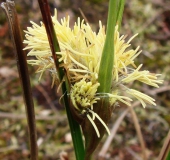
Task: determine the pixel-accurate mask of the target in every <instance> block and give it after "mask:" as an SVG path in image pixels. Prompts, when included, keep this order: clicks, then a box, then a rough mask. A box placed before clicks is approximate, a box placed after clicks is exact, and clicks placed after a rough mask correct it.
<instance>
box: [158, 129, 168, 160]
mask: <svg viewBox="0 0 170 160" xmlns="http://www.w3.org/2000/svg"><path fill="white" fill-rule="evenodd" d="M169 151H170V131H169V133H168V135H167V138H166V139H165V141H164V144H163V147H162V149H161V152H160V154H159V157H158V160H165V159H166V158H167V155H168V153H169Z"/></svg>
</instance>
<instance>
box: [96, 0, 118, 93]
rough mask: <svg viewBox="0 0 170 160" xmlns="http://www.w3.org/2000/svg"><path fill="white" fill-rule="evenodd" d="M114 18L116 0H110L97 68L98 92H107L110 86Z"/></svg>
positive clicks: (115, 16)
mask: <svg viewBox="0 0 170 160" xmlns="http://www.w3.org/2000/svg"><path fill="white" fill-rule="evenodd" d="M116 19H117V0H110V2H109V11H108V22H107V31H106V40H105V44H104V48H103V52H102V57H101V61H100V68H99V78H98V81H99V83H100V86H99V88H98V92H100V93H109V92H110V88H111V83H112V70H113V62H114V32H115V25H116Z"/></svg>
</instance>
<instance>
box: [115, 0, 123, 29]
mask: <svg viewBox="0 0 170 160" xmlns="http://www.w3.org/2000/svg"><path fill="white" fill-rule="evenodd" d="M124 5H125V0H120V1H119V4H118V14H117V20H116V22H117V24H118V26H119V30H120V27H121V22H122V16H123V11H124Z"/></svg>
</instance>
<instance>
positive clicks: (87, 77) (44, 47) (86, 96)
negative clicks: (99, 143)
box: [24, 11, 162, 137]
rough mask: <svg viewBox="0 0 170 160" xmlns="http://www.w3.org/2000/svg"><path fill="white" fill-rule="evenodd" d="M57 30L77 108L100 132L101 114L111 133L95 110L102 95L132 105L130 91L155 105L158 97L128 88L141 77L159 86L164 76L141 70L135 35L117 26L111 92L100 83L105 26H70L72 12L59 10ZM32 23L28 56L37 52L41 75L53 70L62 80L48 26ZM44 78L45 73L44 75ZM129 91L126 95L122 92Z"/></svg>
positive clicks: (81, 23)
mask: <svg viewBox="0 0 170 160" xmlns="http://www.w3.org/2000/svg"><path fill="white" fill-rule="evenodd" d="M52 20H53V24H54V28H55V32H56V35H57V38H58V41H59V45H60V49H61V52H56V54H57V56H58V57H59V62H60V67H64V68H65V70H66V71H67V76H68V79H69V83H70V86H71V88H70V93H69V94H68V95H69V96H70V99H71V101H72V104H73V106H74V108H75V109H76V111H77V112H78V113H80V114H82V115H85V116H86V117H87V118H88V119H89V121H90V122H91V124H92V125H93V127H94V129H95V131H96V134H97V136H98V137H100V133H99V131H98V128H97V127H96V125H95V123H94V122H93V121H94V119H95V118H97V119H98V120H99V121H100V122H101V123H102V125H103V126H104V127H105V128H106V130H107V131H108V133H109V130H108V128H107V126H106V125H105V123H104V121H103V120H102V119H101V118H100V117H99V116H100V115H98V114H97V113H95V112H94V111H93V107H94V104H95V103H98V101H99V100H100V98H101V97H109V99H110V101H109V102H110V105H114V104H115V103H117V102H118V101H120V102H122V103H125V104H126V105H131V103H130V102H131V101H132V99H131V98H129V97H127V95H130V96H132V97H134V98H137V99H138V100H139V101H140V102H141V104H142V106H143V107H145V106H146V104H152V105H155V103H154V99H153V98H151V97H149V96H148V95H146V94H144V93H141V92H139V91H137V90H135V89H130V88H128V86H127V84H128V83H131V82H134V81H140V82H142V83H145V84H148V85H150V86H153V87H158V84H161V83H162V80H158V78H157V77H158V76H159V75H158V74H153V73H150V72H149V71H147V70H144V71H141V67H142V64H141V65H139V66H136V65H135V62H134V59H135V58H136V57H137V56H138V55H139V54H140V53H141V51H139V47H137V48H136V49H129V47H130V42H131V40H132V39H133V38H134V37H136V35H134V36H133V37H132V38H130V39H129V40H128V41H127V42H126V41H125V36H123V35H122V36H120V34H119V32H118V26H116V27H115V40H114V42H113V44H114V45H115V54H114V65H113V73H112V75H113V77H112V79H113V81H112V88H110V93H98V92H97V89H98V87H99V85H100V84H99V82H98V73H99V66H100V60H101V56H102V50H103V46H104V42H105V37H106V35H105V27H104V26H102V23H101V22H99V31H98V33H96V32H94V31H92V29H91V27H90V25H89V24H88V23H85V22H84V20H82V21H80V18H78V20H77V22H76V23H75V25H74V26H73V28H72V29H71V28H70V26H69V16H68V17H67V18H63V19H61V22H59V21H58V20H57V12H56V11H55V15H54V17H52ZM31 23H32V27H28V29H27V31H25V32H26V40H24V43H25V44H27V46H26V47H25V49H30V51H29V53H28V56H35V57H36V60H29V61H28V63H29V64H31V65H37V66H38V70H37V72H40V73H41V75H42V73H43V72H44V71H46V70H48V71H50V72H51V74H52V77H53V81H54V82H57V81H58V75H57V72H56V69H55V65H54V61H53V58H52V54H51V50H50V46H49V42H48V38H47V35H46V31H45V27H44V25H43V23H42V22H41V24H40V26H39V25H37V24H35V23H34V22H31ZM40 78H41V76H40ZM122 91H123V92H126V95H121V94H122Z"/></svg>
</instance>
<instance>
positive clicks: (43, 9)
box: [38, 0, 85, 160]
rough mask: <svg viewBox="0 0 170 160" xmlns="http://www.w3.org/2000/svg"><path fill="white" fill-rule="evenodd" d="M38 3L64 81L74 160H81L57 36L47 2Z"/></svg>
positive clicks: (77, 128) (81, 146) (79, 139)
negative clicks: (58, 55) (59, 55)
mask: <svg viewBox="0 0 170 160" xmlns="http://www.w3.org/2000/svg"><path fill="white" fill-rule="evenodd" d="M38 2H39V6H40V9H41V13H42V16H43V21H44V25H45V28H46V32H47V36H48V40H49V44H50V48H51V52H52V55H53V59H54V63H55V66H56V71H57V73H58V76H59V79H60V82H62V80H63V79H65V81H64V82H62V87H61V88H62V93H63V100H64V106H65V108H66V113H67V118H68V121H69V126H70V130H71V135H72V140H73V145H74V149H75V155H76V160H83V159H84V156H85V151H84V144H83V140H82V134H81V130H80V126H79V124H78V123H77V122H76V121H75V120H74V118H73V116H72V114H71V111H70V107H69V100H68V97H67V90H69V88H68V87H67V86H69V85H68V84H66V83H67V82H68V80H67V75H66V73H65V70H64V68H63V67H59V62H58V57H57V56H56V52H60V47H59V43H58V40H57V36H56V33H55V30H54V26H53V23H52V20H51V15H50V11H49V6H48V2H47V0H38Z"/></svg>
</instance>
